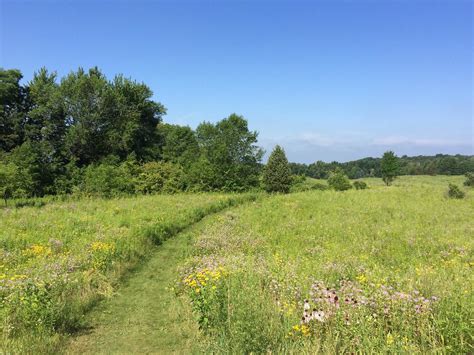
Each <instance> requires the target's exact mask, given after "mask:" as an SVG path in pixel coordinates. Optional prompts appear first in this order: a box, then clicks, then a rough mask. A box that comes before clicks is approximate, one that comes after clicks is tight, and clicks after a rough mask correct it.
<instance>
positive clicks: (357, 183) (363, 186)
mask: <svg viewBox="0 0 474 355" xmlns="http://www.w3.org/2000/svg"><path fill="white" fill-rule="evenodd" d="M352 185H353V186H354V188H355V189H356V190H365V189H366V188H367V187H368V186H367V184H366V183H365V182H364V181H354V183H353V184H352Z"/></svg>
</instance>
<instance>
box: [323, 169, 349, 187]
mask: <svg viewBox="0 0 474 355" xmlns="http://www.w3.org/2000/svg"><path fill="white" fill-rule="evenodd" d="M328 185H329V187H331V188H332V189H334V190H336V191H345V190H349V189H352V185H351V182H350V181H349V178H348V177H347V176H346V174H344V171H342V169H336V170H335V171H333V172H332V173H331V174H330V175H329V178H328Z"/></svg>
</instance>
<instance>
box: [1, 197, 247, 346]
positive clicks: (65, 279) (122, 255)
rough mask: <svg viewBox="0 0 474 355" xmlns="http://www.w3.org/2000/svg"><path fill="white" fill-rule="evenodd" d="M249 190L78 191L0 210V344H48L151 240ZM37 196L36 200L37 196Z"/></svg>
mask: <svg viewBox="0 0 474 355" xmlns="http://www.w3.org/2000/svg"><path fill="white" fill-rule="evenodd" d="M249 198H251V196H250V195H231V194H227V195H224V194H181V195H168V196H167V195H156V196H140V197H129V198H117V199H111V200H104V199H92V198H91V199H87V198H84V199H80V200H71V201H64V202H60V201H56V202H55V201H54V200H53V201H48V200H45V201H46V202H44V201H42V202H44V203H35V204H36V205H37V206H40V207H23V208H3V209H1V210H0V302H1V309H0V321H1V323H0V324H1V328H0V331H1V337H0V339H1V344H2V348H1V350H2V352H5V353H11V352H15V353H16V352H47V351H50V350H51V349H54V347H55V346H56V345H57V344H58V343H59V342H60V341H61V339H62V338H63V336H64V335H66V334H68V333H71V332H74V331H75V330H76V329H79V328H81V327H82V326H83V325H84V324H83V319H84V314H85V313H86V312H87V311H88V310H90V309H91V308H93V306H94V305H95V304H96V303H97V302H98V301H99V300H101V299H103V298H105V297H109V296H111V295H112V294H113V292H114V289H115V288H116V286H117V285H118V284H119V283H120V280H121V277H122V276H123V275H124V274H126V273H127V271H128V270H130V269H131V268H133V267H135V266H136V265H137V264H139V263H142V262H144V260H146V259H147V257H148V256H149V255H150V254H151V253H152V252H153V251H154V249H155V248H156V246H157V245H159V244H161V243H162V242H163V241H164V240H166V239H167V238H169V237H171V236H173V235H175V234H176V233H178V232H179V231H181V230H182V229H184V228H186V227H188V226H189V225H191V224H193V223H195V222H197V221H198V220H200V219H201V218H203V217H204V216H205V215H207V214H209V213H213V212H216V211H219V210H221V209H223V208H225V207H228V206H231V205H233V204H236V203H239V202H241V201H244V200H246V199H249ZM40 202H41V201H40Z"/></svg>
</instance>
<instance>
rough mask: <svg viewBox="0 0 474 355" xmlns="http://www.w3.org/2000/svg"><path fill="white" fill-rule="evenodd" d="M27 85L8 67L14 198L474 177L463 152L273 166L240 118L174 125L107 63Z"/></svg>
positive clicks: (276, 159)
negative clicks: (306, 179)
mask: <svg viewBox="0 0 474 355" xmlns="http://www.w3.org/2000/svg"><path fill="white" fill-rule="evenodd" d="M21 80H22V74H21V72H20V71H19V70H15V69H10V70H4V69H0V196H2V197H3V198H4V199H5V200H7V199H8V198H20V197H35V196H38V197H40V196H44V195H57V194H60V195H63V194H70V193H77V194H91V195H101V196H112V195H117V194H122V193H123V194H132V193H156V192H167V193H172V192H176V191H247V190H250V189H258V188H261V187H263V188H265V189H266V190H267V191H268V192H288V191H289V189H290V185H291V184H292V183H295V181H298V179H296V178H295V177H294V176H293V177H292V175H300V176H303V175H304V176H310V177H314V178H323V179H327V178H330V177H331V176H332V175H331V174H332V173H334V172H336V171H337V172H339V173H340V174H341V173H342V174H345V175H347V176H348V177H349V178H361V177H367V176H377V177H384V180H385V179H386V177H387V176H390V174H392V175H397V174H463V173H465V172H467V171H474V159H473V157H472V156H471V157H467V156H460V155H457V156H445V155H437V156H436V157H413V158H409V157H406V156H404V157H402V158H400V159H396V162H395V160H394V162H393V164H392V165H393V166H394V167H395V166H396V169H394V168H392V170H393V171H395V170H396V173H393V172H392V173H390V172H389V173H387V171H388V170H386V169H385V170H384V164H383V162H381V160H380V159H377V158H366V159H361V160H357V161H354V162H348V163H337V162H333V163H323V162H321V161H318V162H316V163H314V164H309V165H305V164H297V163H288V161H287V158H286V156H285V153H284V151H283V149H282V148H281V147H279V146H277V147H276V148H275V150H274V151H273V153H272V155H271V156H270V159H269V162H268V164H267V166H266V167H264V166H263V165H262V157H263V154H264V151H263V149H262V148H260V147H259V146H258V145H257V140H258V133H257V132H255V131H251V130H249V127H248V123H247V120H246V119H245V118H244V117H242V116H239V115H237V114H235V113H234V114H231V115H229V116H228V117H226V118H223V119H222V120H220V121H218V122H217V123H210V122H202V123H201V124H199V125H198V127H197V128H196V129H191V128H190V127H188V126H180V125H172V124H167V123H165V122H163V117H164V116H165V115H166V108H165V106H164V105H163V104H161V103H160V102H156V101H154V100H153V99H152V97H153V93H152V91H151V90H150V88H149V87H148V86H147V85H145V84H144V83H139V82H136V81H134V80H132V79H130V78H126V77H124V76H123V75H116V76H115V77H114V78H113V79H108V78H106V76H105V75H104V74H103V73H102V72H101V71H100V70H99V69H98V68H97V67H95V68H91V69H89V70H84V69H82V68H79V69H78V70H76V71H73V72H70V73H69V74H67V75H66V76H64V77H62V78H58V76H57V74H56V73H55V72H50V71H48V70H47V69H45V68H42V69H40V70H39V71H38V72H36V73H35V74H34V76H33V78H32V80H31V81H29V82H28V83H26V84H22V82H21ZM391 154H392V156H393V159H395V155H394V154H393V153H391ZM395 163H396V164H395ZM389 170H390V169H389ZM387 174H389V175H387ZM389 179H390V178H389ZM333 180H334V181H343V180H341V179H340V178H337V176H336V177H334V178H333ZM386 182H387V183H390V181H389V180H387V181H386ZM344 184H345V185H347V183H346V182H344ZM344 184H342V185H341V186H344Z"/></svg>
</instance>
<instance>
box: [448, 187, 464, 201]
mask: <svg viewBox="0 0 474 355" xmlns="http://www.w3.org/2000/svg"><path fill="white" fill-rule="evenodd" d="M464 196H465V193H464V192H463V191H461V189H460V188H459V186H457V185H454V184H449V190H448V197H449V198H457V199H461V198H464Z"/></svg>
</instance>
